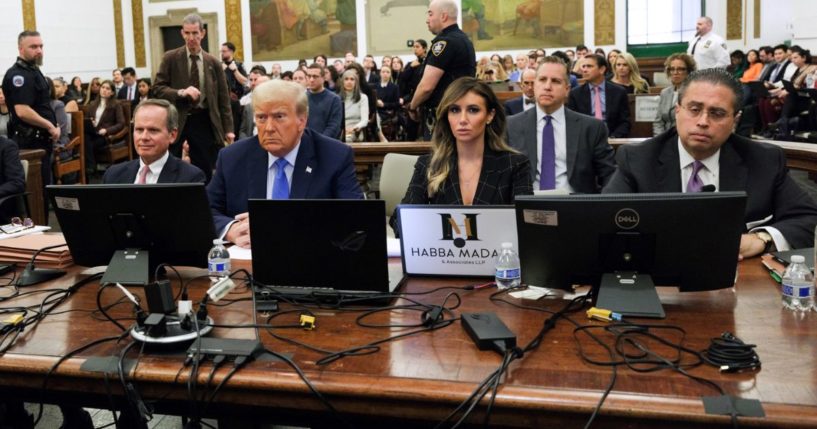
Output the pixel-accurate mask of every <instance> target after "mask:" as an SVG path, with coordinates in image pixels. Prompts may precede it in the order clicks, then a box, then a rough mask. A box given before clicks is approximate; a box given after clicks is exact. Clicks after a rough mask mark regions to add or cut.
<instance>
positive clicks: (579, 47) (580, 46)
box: [576, 45, 588, 52]
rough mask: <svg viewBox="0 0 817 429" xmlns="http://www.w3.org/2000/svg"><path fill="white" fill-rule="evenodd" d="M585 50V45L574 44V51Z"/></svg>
mask: <svg viewBox="0 0 817 429" xmlns="http://www.w3.org/2000/svg"><path fill="white" fill-rule="evenodd" d="M586 50H588V49H587V46H585V45H576V52H578V51H586Z"/></svg>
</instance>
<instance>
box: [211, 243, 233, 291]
mask: <svg viewBox="0 0 817 429" xmlns="http://www.w3.org/2000/svg"><path fill="white" fill-rule="evenodd" d="M224 243H225V241H224V240H221V239H219V238H216V239H215V240H213V248H212V249H210V253H208V254H207V270H208V271H209V272H210V280H212V281H218V279H219V278H221V277H226V276H229V275H230V252H228V251H227V248H226V247H224Z"/></svg>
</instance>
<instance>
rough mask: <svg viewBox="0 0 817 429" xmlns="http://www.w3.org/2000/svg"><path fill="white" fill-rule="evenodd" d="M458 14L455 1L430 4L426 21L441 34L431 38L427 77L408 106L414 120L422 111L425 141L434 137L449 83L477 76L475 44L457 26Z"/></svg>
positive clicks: (426, 61) (435, 1)
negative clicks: (441, 103)
mask: <svg viewBox="0 0 817 429" xmlns="http://www.w3.org/2000/svg"><path fill="white" fill-rule="evenodd" d="M458 13H459V11H458V9H457V4H456V3H455V2H454V1H453V0H433V1H432V2H431V3H430V4H429V5H428V18H426V24H427V25H428V30H429V31H430V32H431V33H432V34H434V35H436V36H437V37H435V38H434V40H432V41H431V49H429V52H428V54H427V55H426V60H425V69H424V71H423V78H422V79H421V80H420V83H419V84H418V85H417V89H416V91H415V92H414V97H412V99H411V104H410V105H409V106H408V111H409V115H411V119H413V120H415V121H417V120H419V114H420V113H422V117H423V120H422V124H423V137H424V140H431V134H432V131H433V130H434V122H435V119H436V110H437V105H439V104H440V100H442V98H443V93H444V92H445V90H446V88H448V85H450V84H451V82H453V81H455V80H456V79H458V78H460V77H463V76H471V77H473V76H474V75H475V74H476V71H477V63H476V53H475V52H474V45H473V43H471V40H470V39H468V36H467V35H466V34H465V33H463V32H462V30H460V27H459V26H458V25H457V15H458ZM421 106H422V111H420V107H421Z"/></svg>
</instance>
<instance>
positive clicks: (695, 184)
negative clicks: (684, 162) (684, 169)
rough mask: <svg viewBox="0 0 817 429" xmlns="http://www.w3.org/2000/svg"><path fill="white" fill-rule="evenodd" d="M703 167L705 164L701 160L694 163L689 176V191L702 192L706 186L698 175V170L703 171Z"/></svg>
mask: <svg viewBox="0 0 817 429" xmlns="http://www.w3.org/2000/svg"><path fill="white" fill-rule="evenodd" d="M703 167H704V164H703V163H702V162H701V161H695V162H693V163H692V175H691V176H689V181H688V182H687V192H701V189H702V188H703V187H704V182H702V181H701V178H700V177H698V172H699V171H701V169H702V168H703Z"/></svg>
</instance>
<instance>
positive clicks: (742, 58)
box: [726, 49, 749, 79]
mask: <svg viewBox="0 0 817 429" xmlns="http://www.w3.org/2000/svg"><path fill="white" fill-rule="evenodd" d="M729 59H730V61H731V64H729V65H728V66H727V67H726V71H728V72H729V73H732V76H734V77H735V79H740V78H742V77H743V73H744V72H745V71H746V69H747V68H748V67H749V63H747V62H746V54H744V53H743V51H741V50H740V49H735V50H734V51H732V53H731V54H729Z"/></svg>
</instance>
